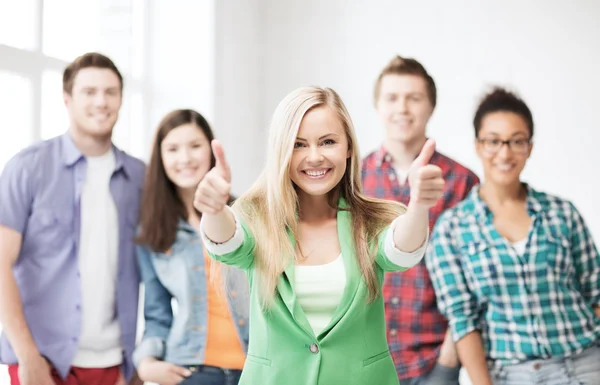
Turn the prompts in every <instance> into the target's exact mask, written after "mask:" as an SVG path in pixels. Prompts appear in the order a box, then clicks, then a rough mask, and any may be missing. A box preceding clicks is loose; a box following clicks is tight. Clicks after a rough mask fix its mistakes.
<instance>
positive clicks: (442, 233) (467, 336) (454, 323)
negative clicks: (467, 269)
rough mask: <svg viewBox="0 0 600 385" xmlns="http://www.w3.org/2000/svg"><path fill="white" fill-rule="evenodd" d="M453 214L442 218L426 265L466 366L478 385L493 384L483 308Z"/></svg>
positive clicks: (442, 311) (429, 249)
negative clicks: (470, 279) (464, 258)
mask: <svg viewBox="0 0 600 385" xmlns="http://www.w3.org/2000/svg"><path fill="white" fill-rule="evenodd" d="M453 214H454V212H453V210H448V211H446V212H445V213H444V214H442V216H441V217H440V218H439V220H438V222H437V224H436V226H435V228H434V230H433V233H432V236H431V242H430V246H429V248H428V249H427V253H426V254H425V263H426V265H427V269H428V270H429V275H430V277H431V282H432V284H433V288H434V290H435V293H436V297H437V303H438V308H439V310H440V312H441V313H442V314H443V315H444V316H445V317H446V319H448V323H449V327H450V329H451V332H452V336H453V339H454V341H456V348H457V352H458V356H459V359H460V361H461V363H462V365H463V366H464V367H465V368H466V369H467V372H468V373H469V376H470V377H471V380H472V381H473V383H474V384H491V378H490V375H489V371H488V368H487V364H486V361H485V353H484V350H483V343H482V341H481V335H480V332H479V331H478V330H477V329H478V325H479V323H480V309H479V308H478V306H477V301H476V298H475V297H474V295H473V294H472V293H471V291H470V290H469V287H468V285H467V282H466V278H465V276H464V274H463V266H462V264H461V263H460V251H459V248H458V247H457V245H456V243H455V241H456V239H457V237H460V234H457V232H456V231H453V229H452V219H453V217H452V216H453ZM469 349H473V350H469Z"/></svg>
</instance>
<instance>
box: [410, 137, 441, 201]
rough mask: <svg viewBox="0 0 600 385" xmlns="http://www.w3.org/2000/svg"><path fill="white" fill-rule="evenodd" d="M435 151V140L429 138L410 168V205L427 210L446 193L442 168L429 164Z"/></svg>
mask: <svg viewBox="0 0 600 385" xmlns="http://www.w3.org/2000/svg"><path fill="white" fill-rule="evenodd" d="M434 152H435V141H434V140H433V139H428V140H427V142H426V143H425V146H423V149H422V150H421V153H420V154H419V156H418V157H417V159H415V160H414V162H413V163H412V164H411V166H410V168H409V169H408V183H409V184H410V202H409V206H413V207H415V208H421V209H425V210H426V209H430V208H431V207H433V206H435V204H436V203H437V201H438V200H439V199H440V198H441V197H442V195H443V193H444V179H443V178H442V169H441V168H439V167H438V166H435V165H432V164H428V163H429V160H430V159H431V156H432V155H433V153H434Z"/></svg>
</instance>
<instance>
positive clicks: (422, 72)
mask: <svg viewBox="0 0 600 385" xmlns="http://www.w3.org/2000/svg"><path fill="white" fill-rule="evenodd" d="M386 75H415V76H419V77H422V78H423V79H424V80H425V83H426V84H427V96H428V97H429V101H430V102H431V105H432V106H433V108H435V104H436V103H437V89H436V88H435V82H434V81H433V78H432V77H431V76H430V75H429V73H428V72H427V70H426V69H425V67H423V65H422V64H421V63H419V62H418V61H417V60H415V59H412V58H404V57H401V56H396V57H394V58H393V59H392V60H390V62H389V63H388V64H387V65H386V66H385V68H384V69H383V70H382V71H381V73H380V74H379V77H378V78H377V81H376V82H375V89H374V93H373V97H374V101H375V103H377V98H379V92H380V91H381V79H383V77H384V76H386Z"/></svg>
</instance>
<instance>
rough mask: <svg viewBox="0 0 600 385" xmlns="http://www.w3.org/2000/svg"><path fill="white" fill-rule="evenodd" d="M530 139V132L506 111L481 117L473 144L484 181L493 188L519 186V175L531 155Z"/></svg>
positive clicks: (516, 115) (523, 122)
mask: <svg viewBox="0 0 600 385" xmlns="http://www.w3.org/2000/svg"><path fill="white" fill-rule="evenodd" d="M530 139H531V133H530V130H529V128H528V126H527V123H526V121H525V119H523V117H521V116H520V115H518V114H515V113H513V112H507V111H498V112H492V113H489V114H487V115H485V116H484V117H483V119H482V120H481V128H480V129H479V133H478V137H477V141H476V143H475V147H476V151H477V155H478V156H479V158H480V159H481V161H482V162H483V170H484V174H485V180H486V181H490V182H492V183H494V184H496V185H511V184H515V183H520V182H519V178H520V175H521V172H522V171H523V169H524V168H525V164H526V163H527V159H528V158H529V156H530V155H531V149H532V144H531V143H530ZM506 142H508V144H507V143H506Z"/></svg>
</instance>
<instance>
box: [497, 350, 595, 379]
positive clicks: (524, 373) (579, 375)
mask: <svg viewBox="0 0 600 385" xmlns="http://www.w3.org/2000/svg"><path fill="white" fill-rule="evenodd" d="M491 374H492V380H493V382H494V385H538V384H539V385H541V384H544V385H600V346H593V347H590V348H588V349H586V350H584V351H583V352H582V353H580V354H577V355H575V356H572V357H568V358H562V357H556V358H549V359H545V360H531V361H527V362H523V363H521V364H515V365H505V366H501V367H499V368H494V369H492V372H491Z"/></svg>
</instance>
